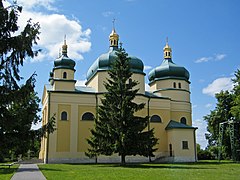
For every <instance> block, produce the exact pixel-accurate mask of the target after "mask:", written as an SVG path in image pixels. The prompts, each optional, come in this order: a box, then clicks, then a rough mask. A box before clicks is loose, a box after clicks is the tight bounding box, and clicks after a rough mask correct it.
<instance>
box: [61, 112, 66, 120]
mask: <svg viewBox="0 0 240 180" xmlns="http://www.w3.org/2000/svg"><path fill="white" fill-rule="evenodd" d="M61 120H62V121H66V120H67V112H66V111H63V112H62V113H61Z"/></svg>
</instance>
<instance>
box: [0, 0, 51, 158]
mask: <svg viewBox="0 0 240 180" xmlns="http://www.w3.org/2000/svg"><path fill="white" fill-rule="evenodd" d="M21 11H22V7H20V6H18V5H17V4H16V2H14V3H13V4H12V5H10V6H8V7H4V5H3V1H2V0H0V161H1V160H3V157H5V156H7V155H8V154H9V152H10V151H11V152H13V151H14V152H15V153H16V154H22V153H25V152H26V151H27V150H28V149H29V147H30V146H29V144H30V140H31V139H32V136H33V133H32V132H33V131H32V130H31V126H32V124H33V123H37V122H40V121H41V119H40V118H39V116H38V115H37V113H38V112H39V111H40V108H39V102H40V100H39V98H38V97H37V95H36V92H35V91H34V87H35V81H36V79H35V74H33V75H32V76H31V77H30V78H29V79H28V80H27V81H26V83H25V84H24V85H22V86H19V85H18V82H19V80H20V79H22V78H21V76H20V72H19V67H20V66H23V62H24V59H26V58H34V57H35V56H36V55H37V53H38V52H39V50H34V49H33V45H34V44H37V40H38V39H39V37H38V36H39V34H40V32H39V29H40V25H39V23H32V21H31V20H29V21H27V24H26V26H25V27H24V28H23V30H22V31H21V32H20V31H19V26H18V23H17V22H18V17H19V14H20V13H21ZM48 129H49V128H48ZM45 131H46V128H45ZM34 134H36V132H35V133H34ZM42 134H43V133H42Z"/></svg>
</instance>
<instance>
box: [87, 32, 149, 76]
mask: <svg viewBox="0 0 240 180" xmlns="http://www.w3.org/2000/svg"><path fill="white" fill-rule="evenodd" d="M118 40H119V35H118V34H117V33H116V30H115V28H113V30H112V32H111V34H110V36H109V41H110V49H109V51H108V52H107V53H105V54H102V55H100V56H99V57H98V58H97V59H96V61H95V62H94V63H93V64H92V66H91V67H90V68H89V70H88V72H87V81H89V80H90V79H91V78H92V77H93V76H94V75H95V74H96V73H97V72H99V71H107V70H109V69H110V68H111V64H112V63H113V62H114V61H115V60H116V59H117V54H116V52H117V51H118V50H119V49H118ZM128 57H129V58H130V59H129V66H130V70H131V72H133V73H140V74H144V75H145V73H144V72H143V68H144V65H143V62H142V60H141V59H139V58H137V57H135V56H130V55H129V56H128Z"/></svg>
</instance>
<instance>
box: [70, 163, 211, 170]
mask: <svg viewBox="0 0 240 180" xmlns="http://www.w3.org/2000/svg"><path fill="white" fill-rule="evenodd" d="M206 164H207V163H206ZM68 165H73V166H74V165H78V166H81V165H83V166H84V165H89V166H93V167H94V166H95V167H96V168H97V167H99V168H109V167H110V168H111V167H113V168H114V167H116V168H117V167H119V168H132V169H134V168H140V169H215V168H213V167H208V166H205V165H204V167H203V166H198V165H200V164H198V163H175V164H158V163H148V164H136V163H129V164H126V165H121V164H117V163H116V164H108V163H98V164H74V163H69V164H68Z"/></svg>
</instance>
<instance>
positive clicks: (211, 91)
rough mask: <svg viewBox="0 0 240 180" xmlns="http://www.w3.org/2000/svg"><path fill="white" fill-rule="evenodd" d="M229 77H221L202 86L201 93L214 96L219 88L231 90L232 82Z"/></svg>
mask: <svg viewBox="0 0 240 180" xmlns="http://www.w3.org/2000/svg"><path fill="white" fill-rule="evenodd" d="M231 79H232V78H231V77H223V78H218V79H215V80H214V81H213V82H212V83H211V84H209V85H208V86H207V87H205V88H203V90H202V93H203V94H207V95H210V96H215V94H216V93H219V92H220V91H221V90H223V91H226V90H232V89H233V82H232V80H231Z"/></svg>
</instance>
